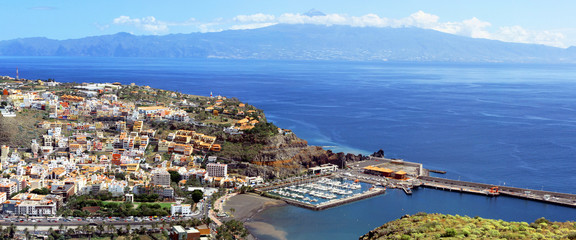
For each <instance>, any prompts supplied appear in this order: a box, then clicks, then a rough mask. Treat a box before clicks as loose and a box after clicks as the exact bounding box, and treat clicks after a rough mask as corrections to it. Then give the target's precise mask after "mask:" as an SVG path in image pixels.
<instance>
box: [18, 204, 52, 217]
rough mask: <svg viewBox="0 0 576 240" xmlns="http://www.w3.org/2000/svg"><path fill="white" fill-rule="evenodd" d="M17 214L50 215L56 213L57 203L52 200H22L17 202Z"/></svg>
mask: <svg viewBox="0 0 576 240" xmlns="http://www.w3.org/2000/svg"><path fill="white" fill-rule="evenodd" d="M15 210H16V211H15V213H16V215H28V216H49V215H55V214H56V203H55V202H53V201H51V200H43V201H22V202H20V203H18V204H16V207H15Z"/></svg>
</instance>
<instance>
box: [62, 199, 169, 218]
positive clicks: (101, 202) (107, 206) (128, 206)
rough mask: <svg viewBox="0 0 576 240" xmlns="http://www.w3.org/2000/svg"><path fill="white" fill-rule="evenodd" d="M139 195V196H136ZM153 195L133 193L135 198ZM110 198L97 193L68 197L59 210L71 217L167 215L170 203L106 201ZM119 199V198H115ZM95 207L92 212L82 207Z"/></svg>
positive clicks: (63, 214)
mask: <svg viewBox="0 0 576 240" xmlns="http://www.w3.org/2000/svg"><path fill="white" fill-rule="evenodd" d="M136 196H139V198H136ZM154 197H156V198H155V199H157V198H158V195H157V194H139V195H135V196H134V198H135V199H144V200H151V199H153V198H154ZM111 199H112V198H107V197H106V196H104V197H103V196H102V195H100V194H97V195H94V196H92V195H90V196H88V195H83V196H75V197H72V198H70V200H69V201H68V203H67V205H66V208H62V209H61V210H59V213H60V214H62V216H65V217H67V216H73V217H88V216H104V217H126V216H167V215H169V212H170V205H171V204H172V203H163V202H153V203H150V202H144V201H141V203H130V202H122V201H107V200H111ZM116 200H121V199H116ZM85 207H95V208H94V209H93V211H92V212H89V211H87V210H85V209H83V208H85Z"/></svg>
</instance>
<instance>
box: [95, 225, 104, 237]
mask: <svg viewBox="0 0 576 240" xmlns="http://www.w3.org/2000/svg"><path fill="white" fill-rule="evenodd" d="M96 229H97V230H98V233H97V235H98V236H101V235H102V232H104V223H99V224H98V225H97V226H96Z"/></svg>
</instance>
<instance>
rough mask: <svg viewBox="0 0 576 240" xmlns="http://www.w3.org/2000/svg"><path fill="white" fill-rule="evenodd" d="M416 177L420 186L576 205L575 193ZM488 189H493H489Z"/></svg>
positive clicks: (569, 205) (570, 205)
mask: <svg viewBox="0 0 576 240" xmlns="http://www.w3.org/2000/svg"><path fill="white" fill-rule="evenodd" d="M418 179H420V180H421V181H422V186H424V187H429V188H435V189H442V190H447V191H457V192H466V193H474V194H481V195H487V196H498V195H505V196H511V197H516V198H522V199H529V200H534V201H540V202H545V203H551V204H558V205H563V206H568V207H576V194H569V193H559V192H550V191H540V190H533V189H526V188H515V187H506V186H498V185H492V184H484V183H475V182H466V181H458V180H451V179H445V178H437V177H428V176H420V177H419V178H418ZM495 188H497V191H495ZM490 189H493V190H492V191H490Z"/></svg>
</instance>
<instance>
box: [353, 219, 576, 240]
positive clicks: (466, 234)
mask: <svg viewBox="0 0 576 240" xmlns="http://www.w3.org/2000/svg"><path fill="white" fill-rule="evenodd" d="M440 238H446V239H576V225H575V224H574V222H550V221H548V220H546V219H544V218H540V219H538V220H536V221H535V222H533V223H531V224H528V223H526V222H506V221H503V220H493V219H484V218H480V217H474V218H471V217H467V216H458V215H455V216H452V215H444V214H426V213H417V214H415V215H413V216H406V217H402V218H401V219H398V220H395V221H391V222H388V223H386V224H384V225H382V226H381V227H378V228H376V229H374V230H372V231H370V232H369V233H367V234H365V235H364V236H362V237H360V239H363V240H368V239H440Z"/></svg>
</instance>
